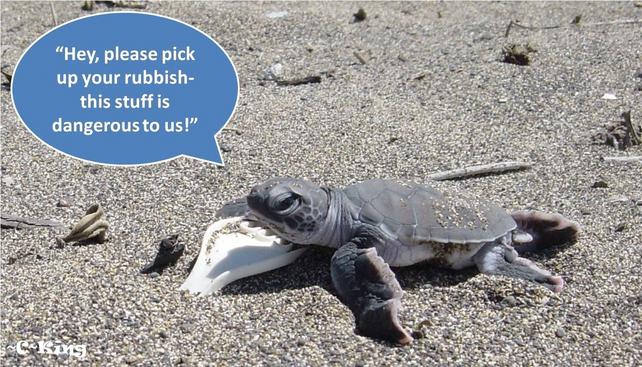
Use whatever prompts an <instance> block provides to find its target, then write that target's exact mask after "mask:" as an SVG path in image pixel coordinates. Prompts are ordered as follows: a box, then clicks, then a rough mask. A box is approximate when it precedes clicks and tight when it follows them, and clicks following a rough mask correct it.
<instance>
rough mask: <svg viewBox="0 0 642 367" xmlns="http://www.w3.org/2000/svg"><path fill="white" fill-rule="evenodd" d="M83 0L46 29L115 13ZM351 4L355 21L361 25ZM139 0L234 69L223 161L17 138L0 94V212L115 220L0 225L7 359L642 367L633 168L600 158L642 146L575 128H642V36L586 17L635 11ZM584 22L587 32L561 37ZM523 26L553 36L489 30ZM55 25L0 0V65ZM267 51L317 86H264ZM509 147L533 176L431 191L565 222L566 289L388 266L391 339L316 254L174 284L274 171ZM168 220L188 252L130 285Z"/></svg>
mask: <svg viewBox="0 0 642 367" xmlns="http://www.w3.org/2000/svg"><path fill="white" fill-rule="evenodd" d="M81 5H82V2H81V1H74V2H54V8H55V12H56V15H57V20H58V22H59V23H62V22H65V21H68V20H71V19H74V18H77V17H79V16H83V15H87V14H90V13H96V12H99V11H109V10H112V9H109V8H107V7H106V6H104V5H97V6H96V7H95V9H94V10H93V11H91V12H87V11H83V10H81ZM360 6H361V7H363V8H364V10H365V11H366V14H367V17H366V19H365V20H364V21H362V22H357V23H354V22H353V18H354V17H353V14H354V13H356V11H357V10H358V9H359V7H360ZM146 10H147V11H150V12H154V13H158V14H163V15H167V16H171V17H174V18H177V19H180V20H182V21H185V22H187V23H190V24H193V25H194V26H196V27H198V28H199V29H201V30H202V31H204V32H206V33H207V34H209V35H211V36H212V37H213V38H214V39H216V40H217V41H218V42H219V43H220V44H221V45H222V47H223V48H224V49H225V50H226V51H227V52H228V54H229V55H230V57H231V59H232V60H233V62H234V64H235V66H236V68H237V70H238V75H239V80H240V91H241V95H240V100H239V104H238V107H237V109H236V113H235V115H234V117H233V119H232V121H231V122H230V124H229V126H230V127H232V128H234V129H235V130H226V131H224V132H222V134H221V136H220V143H221V145H222V147H223V148H224V153H223V157H224V159H225V163H226V165H225V167H223V168H220V167H216V166H214V165H212V164H209V163H205V162H201V161H197V160H193V159H188V158H179V159H176V160H173V161H169V162H166V163H162V164H157V165H150V166H144V167H138V168H117V167H103V166H99V165H94V164H87V163H84V162H82V161H79V160H76V159H73V158H70V157H68V156H65V155H63V154H61V153H58V152H56V151H54V150H52V149H50V148H49V147H47V146H46V145H44V144H42V143H41V142H40V141H38V139H36V138H35V137H34V136H32V135H31V134H30V133H29V132H28V131H27V129H26V128H25V127H24V126H23V125H22V124H21V122H20V121H19V119H18V117H17V115H16V113H15V111H14V109H13V106H12V103H11V95H10V92H9V91H8V90H7V88H5V87H3V89H2V92H1V108H2V110H1V111H2V122H1V139H2V140H1V142H2V159H1V166H2V206H1V209H2V212H3V213H8V214H14V215H20V216H25V217H37V218H43V219H52V220H57V221H60V222H63V223H65V224H66V225H67V226H69V225H71V224H73V223H74V222H75V221H77V220H78V219H79V218H80V217H81V216H82V214H83V213H84V211H85V210H86V209H87V208H88V207H89V206H90V205H91V204H93V203H100V204H101V205H102V206H103V208H104V209H105V212H106V214H107V217H108V220H109V222H110V230H109V234H108V237H109V241H108V242H107V243H105V244H96V245H87V246H67V247H65V248H62V249H58V248H55V246H54V245H55V242H54V238H55V237H56V236H60V235H64V234H66V233H65V232H66V229H60V230H49V229H32V230H12V229H3V230H2V256H1V264H2V285H1V287H0V289H2V291H1V302H2V308H1V310H2V311H1V312H2V314H1V317H0V319H1V320H2V321H1V325H2V339H1V344H2V349H0V357H1V359H2V363H3V365H7V366H14V365H25V366H34V365H45V364H47V365H54V364H69V365H125V364H130V365H149V366H152V365H153V366H157V365H217V366H221V365H341V366H349V365H361V366H380V365H409V366H410V365H466V366H468V365H493V364H494V365H533V366H544V365H555V366H568V365H580V364H581V365H600V366H601V365H611V366H620V365H628V366H633V365H639V363H640V361H641V360H642V348H641V346H642V325H641V321H642V311H641V310H642V296H641V294H642V260H641V256H640V254H641V253H642V240H641V239H642V225H641V224H642V164H640V163H635V162H632V163H625V164H624V163H610V162H604V161H602V160H601V157H603V156H639V155H642V146H635V147H631V148H629V149H627V150H626V151H625V152H622V151H618V150H615V149H614V148H613V147H610V146H607V145H601V144H595V143H593V142H592V141H591V135H593V134H595V133H596V132H599V131H601V130H602V129H604V127H605V126H606V125H608V124H609V123H611V122H613V121H617V120H619V118H620V114H621V113H622V112H623V111H625V110H628V109H631V110H632V114H633V118H637V119H640V118H641V117H640V116H641V115H640V106H642V103H641V102H642V92H640V91H639V90H638V89H639V88H640V85H641V84H642V79H641V78H640V77H639V76H636V75H638V73H639V72H640V70H641V69H642V53H641V51H642V49H641V48H640V34H641V32H640V31H641V29H642V28H641V27H640V24H632V25H631V24H629V25H625V24H624V25H623V24H614V25H603V26H589V25H586V26H582V24H587V23H594V22H609V21H616V20H626V19H640V18H641V16H642V14H641V12H642V9H641V8H639V7H636V6H634V4H633V3H628V2H621V3H496V2H495V3H445V4H444V3H361V4H356V3H330V4H323V3H207V2H198V3H189V2H176V3H167V2H161V3H157V2H153V3H150V4H148V6H147V9H146ZM274 12H287V13H285V14H284V15H283V16H281V17H274V14H271V15H272V17H269V16H268V14H270V13H274ZM277 14H278V13H277ZM282 14H283V13H281V15H282ZM577 15H582V19H581V23H580V26H579V27H567V26H566V25H568V24H569V23H570V22H571V20H572V19H573V18H574V17H575V16H577ZM515 19H519V20H520V21H521V22H522V24H527V25H559V24H562V25H565V26H564V27H562V28H556V29H543V30H525V29H518V28H513V29H512V30H511V32H510V35H509V36H508V37H507V38H505V37H504V32H505V29H506V26H507V25H508V23H509V22H510V20H515ZM52 25H53V24H52V15H51V11H50V7H49V3H37V2H10V1H3V2H2V45H3V48H4V47H5V46H12V47H13V48H14V49H13V50H12V51H11V52H7V53H6V54H5V56H4V59H3V63H9V64H11V63H15V60H16V59H17V57H19V55H20V54H21V53H22V51H23V50H24V49H25V48H26V47H28V46H29V45H30V44H31V42H33V41H34V40H35V39H36V38H37V37H39V36H40V35H41V34H42V33H44V32H46V31H47V30H48V29H50V28H51V27H52ZM512 43H517V44H530V45H531V46H532V47H533V48H535V49H536V50H537V52H535V53H533V54H532V55H531V57H532V63H531V65H529V66H517V65H513V64H507V63H503V62H500V59H501V55H502V48H503V47H504V46H507V45H509V44H512ZM355 52H357V53H358V54H359V56H360V57H361V58H362V59H363V60H364V61H365V64H363V63H362V62H361V61H360V60H359V59H358V58H357V57H356V56H355V54H354V53H355ZM277 63H278V64H281V65H282V71H281V72H282V75H281V77H282V78H283V79H292V78H299V77H307V76H320V77H321V82H320V83H313V84H306V85H300V86H280V85H277V83H275V82H274V81H270V80H265V76H266V72H267V71H268V70H269V69H270V68H271V67H273V66H274V65H275V64H277ZM605 93H612V94H615V96H616V98H617V99H615V100H607V99H603V98H602V96H603V95H604V94H605ZM505 160H521V161H526V162H529V163H531V164H532V165H533V167H532V168H531V169H530V170H525V171H521V172H515V173H506V174H502V175H495V176H487V177H480V178H473V179H467V180H460V181H448V182H441V183H438V184H436V186H437V187H448V188H450V189H453V190H461V191H462V192H463V191H466V192H469V193H471V194H474V195H483V196H485V197H487V198H488V199H489V200H491V201H493V202H495V203H497V204H499V205H501V206H503V207H505V208H506V209H509V210H515V209H525V208H533V209H539V210H544V211H550V212H558V213H561V214H563V215H565V216H566V217H568V218H570V219H572V220H575V221H577V222H578V223H580V224H581V226H582V229H583V233H582V235H581V237H580V239H579V241H578V242H577V243H576V244H574V245H573V246H570V247H568V248H566V249H564V250H563V251H559V252H557V253H552V252H549V253H544V254H540V255H537V256H534V257H533V259H534V260H535V261H537V262H538V263H539V264H541V265H542V266H544V267H546V268H548V269H550V270H552V271H553V272H555V273H557V274H560V275H562V276H563V277H564V278H565V280H566V288H565V290H564V292H563V293H561V294H559V295H557V294H553V293H551V292H549V291H548V290H546V289H544V288H542V287H538V286H537V285H534V284H527V283H525V282H523V281H519V280H513V279H507V278H500V277H488V276H485V275H480V274H477V273H476V272H475V271H474V270H471V271H466V272H463V273H455V272H450V271H446V270H443V269H432V268H430V269H429V268H427V267H425V266H423V267H421V266H420V267H412V268H410V269H399V270H397V277H398V279H399V282H400V284H401V285H402V287H403V288H404V289H405V291H406V292H407V293H406V295H405V296H404V298H403V305H404V308H403V310H402V312H401V319H402V322H403V324H404V325H405V326H406V327H408V328H412V329H415V330H420V331H421V332H422V334H423V336H424V337H423V338H420V339H417V340H416V341H415V342H414V343H413V344H411V345H410V346H407V347H396V346H394V345H391V344H389V343H385V342H380V341H375V340H371V339H368V338H365V337H362V336H358V335H356V334H355V332H354V319H353V317H352V315H351V313H350V312H349V310H348V309H347V308H346V307H344V306H343V304H341V302H340V301H339V300H338V299H337V297H336V295H335V293H334V290H333V289H332V285H331V280H330V274H329V261H330V256H331V252H329V251H308V252H307V253H306V255H304V256H303V258H301V259H300V260H299V261H298V262H297V263H295V264H293V265H291V266H288V267H286V268H283V269H280V270H277V271H273V272H270V273H267V274H263V275H259V276H255V277H252V278H249V279H246V280H241V281H238V282H236V283H234V284H231V285H230V286H228V287H227V288H226V289H224V291H223V292H222V293H221V294H219V295H216V296H211V297H195V296H191V295H188V294H184V293H180V292H179V291H178V290H177V289H178V287H179V285H180V284H181V283H182V281H183V280H184V279H185V278H186V276H187V269H188V265H189V262H190V260H192V259H193V258H194V256H195V255H196V254H197V253H198V250H199V244H200V241H201V236H202V234H203V232H204V231H205V229H206V228H207V225H208V224H209V223H211V222H213V221H214V213H215V212H216V210H217V209H218V208H219V207H220V206H221V205H222V204H223V203H225V202H226V201H228V200H231V199H234V198H237V197H240V196H243V195H244V194H245V193H246V192H248V190H249V189H250V188H251V187H252V186H253V185H255V184H257V183H259V182H261V181H263V180H265V179H267V178H270V177H273V176H275V175H289V176H295V177H300V178H306V179H309V180H313V181H315V182H318V183H321V184H324V185H330V186H338V187H340V186H344V185H347V184H350V183H354V182H358V181H361V180H365V179H370V178H401V179H409V180H413V181H416V182H420V183H427V182H428V180H427V179H426V178H425V177H426V176H427V175H428V174H430V173H433V172H437V171H441V170H446V169H453V168H460V167H464V166H469V165H474V164H483V163H491V162H499V161H505ZM597 181H604V182H605V183H606V187H602V188H594V187H592V186H593V185H594V183H595V182H597ZM598 186H599V185H598ZM602 186H603V185H602ZM61 200H65V201H67V202H68V204H69V206H62V207H61V206H58V205H57V204H58V203H59V202H60V201H61ZM172 233H178V234H180V236H181V238H182V239H183V241H184V242H185V243H186V244H187V250H186V252H185V255H184V256H183V257H182V258H181V259H180V260H179V262H178V264H177V265H176V266H174V267H171V268H169V269H167V270H166V271H165V272H164V273H163V274H162V275H160V276H156V277H150V276H146V275H140V274H139V273H138V271H139V269H140V268H141V267H142V266H143V265H144V264H145V263H147V261H149V260H150V259H151V258H153V255H154V254H155V251H156V248H157V244H158V241H159V240H160V239H161V238H163V237H165V236H167V235H169V234H172ZM420 324H421V326H420ZM20 341H27V342H30V343H37V342H38V341H53V342H56V343H57V344H65V345H76V346H80V345H84V346H85V347H86V356H85V358H84V359H79V358H76V357H75V356H72V355H68V356H64V355H63V356H58V357H57V356H52V355H47V354H41V353H37V352H36V351H29V353H27V354H26V355H19V354H18V353H17V351H16V350H15V346H16V343H18V342H20Z"/></svg>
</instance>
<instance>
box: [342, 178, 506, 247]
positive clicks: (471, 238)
mask: <svg viewBox="0 0 642 367" xmlns="http://www.w3.org/2000/svg"><path fill="white" fill-rule="evenodd" d="M343 191H344V193H345V194H346V196H347V197H348V199H349V200H350V201H351V202H352V203H353V204H354V206H355V208H356V211H355V215H356V217H357V218H356V219H357V220H358V221H359V222H361V223H368V224H372V225H374V226H376V227H378V228H379V229H381V230H382V231H383V232H384V233H385V234H386V235H388V236H389V237H391V238H392V239H398V240H399V241H401V242H402V243H405V244H421V243H426V242H440V243H460V244H466V243H480V242H490V241H494V240H496V239H497V238H499V237H501V236H503V235H505V234H506V233H508V232H510V231H512V230H513V229H515V228H516V226H517V225H516V223H515V221H514V220H513V218H512V217H511V216H510V215H508V213H507V212H506V211H505V210H504V209H502V208H500V207H498V206H496V205H492V204H489V203H487V202H484V201H481V200H479V199H476V198H473V197H470V196H466V195H463V194H459V193H457V194H453V193H447V192H441V191H437V190H435V189H434V188H432V187H430V186H427V185H418V184H414V183H405V182H395V181H387V180H370V181H364V182H361V183H358V184H355V185H351V186H348V187H347V188H345V189H344V190H343Z"/></svg>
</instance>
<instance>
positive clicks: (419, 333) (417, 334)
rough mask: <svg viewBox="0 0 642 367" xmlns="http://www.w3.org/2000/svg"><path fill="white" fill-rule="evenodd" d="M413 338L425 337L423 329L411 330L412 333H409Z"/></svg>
mask: <svg viewBox="0 0 642 367" xmlns="http://www.w3.org/2000/svg"><path fill="white" fill-rule="evenodd" d="M410 335H411V336H412V337H413V338H414V339H423V338H425V337H426V334H424V332H423V331H421V330H413V331H412V333H411V334H410Z"/></svg>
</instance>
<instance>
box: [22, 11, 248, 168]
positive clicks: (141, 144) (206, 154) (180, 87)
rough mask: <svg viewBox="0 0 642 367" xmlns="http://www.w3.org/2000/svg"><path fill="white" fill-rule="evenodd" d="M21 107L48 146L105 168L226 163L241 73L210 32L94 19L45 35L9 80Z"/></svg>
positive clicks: (118, 17)
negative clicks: (223, 140)
mask: <svg viewBox="0 0 642 367" xmlns="http://www.w3.org/2000/svg"><path fill="white" fill-rule="evenodd" d="M11 92H12V97H13V102H14V106H15V109H16V111H17V113H18V115H19V116H20V119H21V120H22V121H23V123H24V124H25V126H26V127H27V128H28V129H29V130H30V131H31V132H32V133H33V134H34V135H35V136H36V137H38V138H39V139H40V140H41V141H43V142H44V143H45V144H48V145H49V146H51V147H52V148H54V149H56V150H58V151H60V152H62V153H65V154H68V155H71V156H73V157H76V158H79V159H82V160H85V161H91V162H94V163H101V164H108V165H140V164H148V163H156V162H160V161H164V160H168V159H172V158H176V157H178V156H190V157H194V158H197V159H202V160H205V161H209V162H213V163H215V164H220V165H222V164H223V160H222V158H221V153H220V151H219V148H218V143H217V142H216V137H215V136H216V134H217V133H218V132H219V131H220V130H221V129H222V128H223V127H224V126H225V124H226V123H227V122H228V121H229V119H230V118H231V117H232V114H233V113H234V109H235V108H236V102H237V99H238V95H239V85H238V76H237V74H236V70H235V68H234V65H233V64H232V61H231V60H230V58H229V56H228V55H227V54H226V53H225V51H224V50H223V49H222V48H221V47H220V46H219V45H218V44H217V43H216V41H214V40H213V39H212V38H210V37H209V36H208V35H206V34H205V33H203V32H201V31H199V30H198V29H196V28H194V27H192V26H190V25H188V24H185V23H183V22H180V21H178V20H175V19H171V18H167V17H163V16H159V15H155V14H149V13H138V12H114V13H104V14H98V15H92V16H88V17H84V18H79V19H75V20H72V21H70V22H68V23H65V24H63V25H61V26H59V27H57V28H54V29H52V30H51V31H49V32H48V33H46V34H44V35H43V36H42V37H40V38H39V39H38V40H37V41H36V42H34V43H33V44H32V45H31V46H30V47H29V48H28V49H27V50H26V51H25V53H24V54H23V55H22V57H21V59H20V61H19V62H18V64H17V65H16V67H15V71H14V74H13V78H12V82H11Z"/></svg>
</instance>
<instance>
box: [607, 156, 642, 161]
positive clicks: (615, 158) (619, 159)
mask: <svg viewBox="0 0 642 367" xmlns="http://www.w3.org/2000/svg"><path fill="white" fill-rule="evenodd" d="M602 160H603V161H604V162H615V163H630V162H640V163H642V155H637V156H636V155H634V156H630V157H602Z"/></svg>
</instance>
